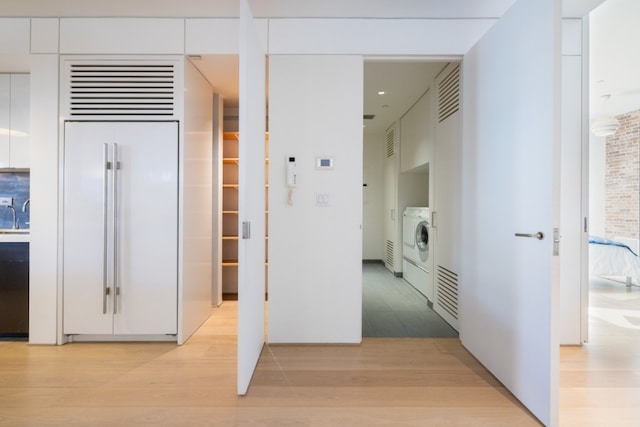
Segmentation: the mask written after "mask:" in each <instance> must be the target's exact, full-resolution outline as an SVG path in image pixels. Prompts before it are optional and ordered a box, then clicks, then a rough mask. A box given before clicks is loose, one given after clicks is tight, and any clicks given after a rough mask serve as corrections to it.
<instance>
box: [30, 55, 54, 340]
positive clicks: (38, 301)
mask: <svg viewBox="0 0 640 427" xmlns="http://www.w3.org/2000/svg"><path fill="white" fill-rule="evenodd" d="M31 123H32V126H31V180H30V181H31V195H30V198H31V206H30V210H31V232H30V249H29V250H30V258H29V263H30V266H31V267H30V269H29V342H30V343H31V344H55V343H56V342H58V337H57V334H56V332H57V326H58V325H59V324H61V323H60V319H61V315H62V310H61V307H60V306H59V304H58V300H59V299H58V298H59V292H61V289H59V288H58V281H59V271H58V257H57V254H58V215H59V211H58V174H59V169H58V55H55V54H54V55H49V54H42V55H40V54H39V55H31Z"/></svg>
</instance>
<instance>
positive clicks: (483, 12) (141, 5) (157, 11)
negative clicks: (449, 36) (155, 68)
mask: <svg viewBox="0 0 640 427" xmlns="http://www.w3.org/2000/svg"><path fill="white" fill-rule="evenodd" d="M514 1H515V0H322V1H319V0H249V3H250V5H251V8H252V10H253V14H254V16H256V17H269V18H271V17H320V18H329V17H333V18H340V17H347V18H352V17H360V18H497V17H500V16H502V15H503V14H504V13H505V12H506V10H507V9H508V8H509V7H510V6H511V5H512V4H513V3H514ZM602 1H603V0H563V2H562V10H563V16H565V17H582V16H584V15H585V14H586V13H588V11H589V10H591V9H593V8H594V7H595V6H596V5H598V4H600V3H602ZM238 11H239V6H238V0H208V1H206V0H180V1H176V0H109V1H105V0H0V15H1V16H36V17H44V16H63V17H72V16H73V17H75V16H115V17H119V16H138V17H142V16H154V17H172V16H180V17H205V16H206V17H237V16H238Z"/></svg>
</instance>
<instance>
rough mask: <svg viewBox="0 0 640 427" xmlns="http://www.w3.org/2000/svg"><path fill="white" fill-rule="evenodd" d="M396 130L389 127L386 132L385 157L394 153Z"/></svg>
mask: <svg viewBox="0 0 640 427" xmlns="http://www.w3.org/2000/svg"><path fill="white" fill-rule="evenodd" d="M395 142H396V132H395V129H391V130H389V131H388V132H387V158H389V157H391V156H393V154H394V153H395V145H396V144H395Z"/></svg>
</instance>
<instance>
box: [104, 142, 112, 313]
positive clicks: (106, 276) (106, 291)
mask: <svg viewBox="0 0 640 427" xmlns="http://www.w3.org/2000/svg"><path fill="white" fill-rule="evenodd" d="M108 150H109V145H108V144H107V143H104V144H103V145H102V166H103V169H102V227H103V228H102V314H107V297H108V296H109V293H110V292H109V270H108V265H107V264H108V262H109V257H108V256H107V251H108V250H109V248H108V242H107V233H108V228H109V223H108V216H109V211H108V209H109V207H108V202H109V184H108V179H109V169H111V162H109V152H108Z"/></svg>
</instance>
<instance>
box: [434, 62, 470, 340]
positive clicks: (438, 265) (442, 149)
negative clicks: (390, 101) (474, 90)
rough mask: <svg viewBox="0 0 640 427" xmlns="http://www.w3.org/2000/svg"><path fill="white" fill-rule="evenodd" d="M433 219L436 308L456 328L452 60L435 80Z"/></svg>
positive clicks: (455, 71) (456, 137)
mask: <svg viewBox="0 0 640 427" xmlns="http://www.w3.org/2000/svg"><path fill="white" fill-rule="evenodd" d="M435 87H436V88H437V91H438V93H437V94H436V102H437V115H436V117H437V118H436V120H435V122H436V125H435V144H434V166H433V175H432V176H433V180H434V181H435V182H434V195H433V200H434V202H433V206H434V210H433V211H432V212H433V223H432V224H431V235H430V237H431V244H432V248H433V252H432V253H433V256H434V274H435V292H434V294H435V295H434V299H433V300H432V301H434V309H435V311H436V312H437V313H438V314H439V315H440V316H442V318H443V319H445V320H446V321H447V322H448V323H449V324H450V325H451V326H452V327H453V328H454V329H455V330H458V329H459V323H458V318H459V316H458V293H459V289H458V274H459V272H460V242H461V239H460V212H461V211H460V197H459V195H460V190H461V187H460V178H461V176H462V171H461V168H460V145H461V142H460V137H461V135H460V111H459V101H460V92H459V87H460V65H459V64H457V63H452V64H449V65H448V66H447V67H446V68H445V69H444V70H443V71H442V73H440V75H438V77H437V78H436V80H435Z"/></svg>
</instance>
